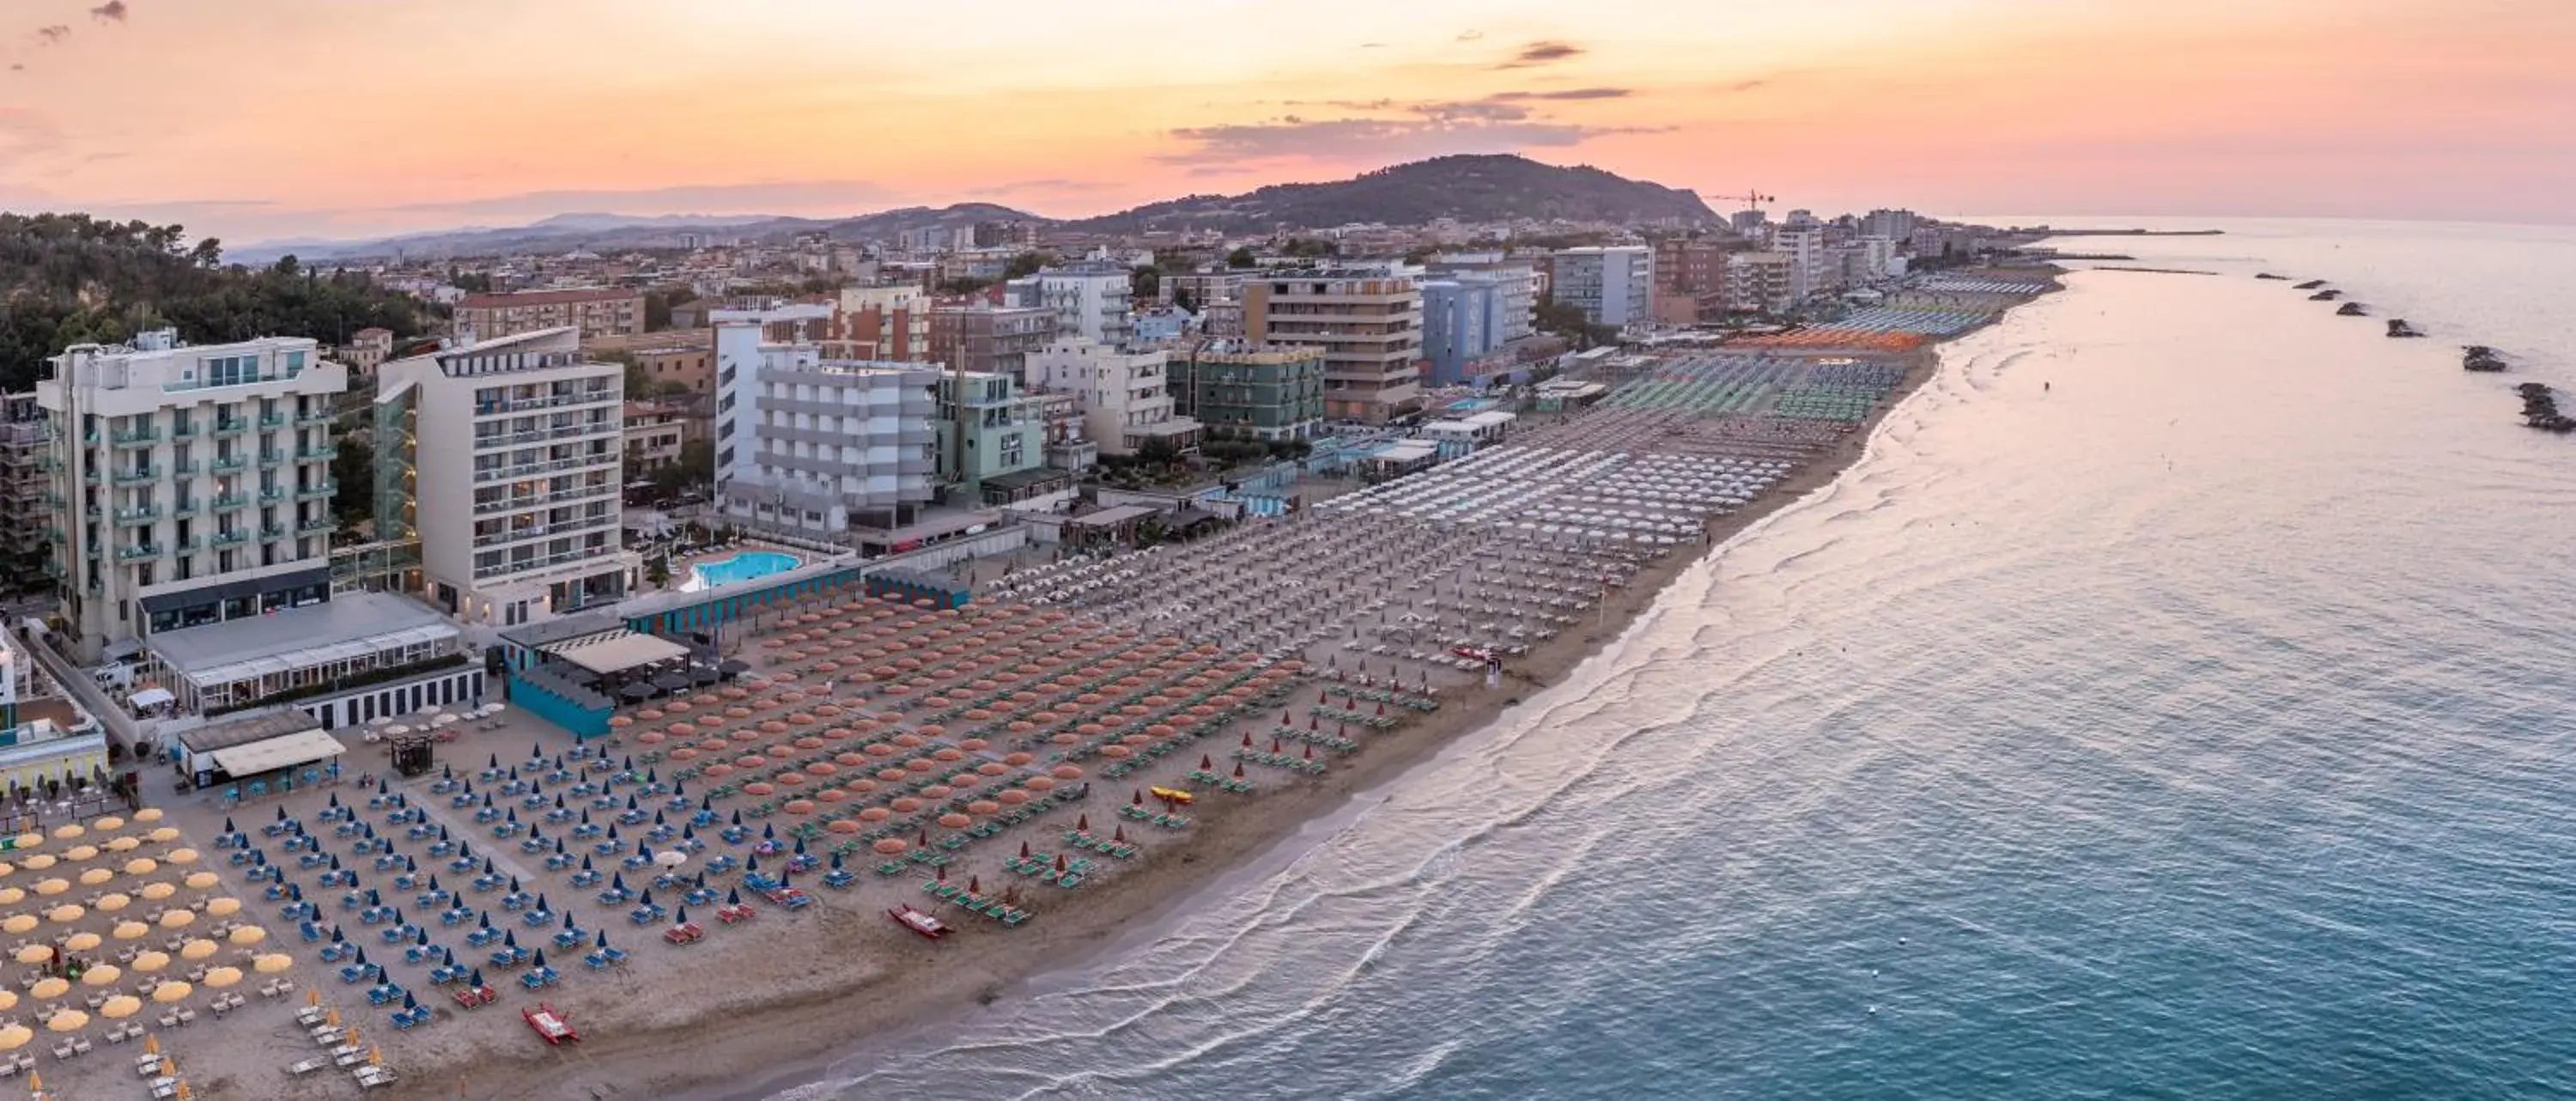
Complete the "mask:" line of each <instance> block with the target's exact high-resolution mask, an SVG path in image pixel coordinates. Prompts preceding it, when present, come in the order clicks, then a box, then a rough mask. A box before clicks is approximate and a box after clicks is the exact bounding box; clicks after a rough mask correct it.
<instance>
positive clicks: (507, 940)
mask: <svg viewBox="0 0 2576 1101" xmlns="http://www.w3.org/2000/svg"><path fill="white" fill-rule="evenodd" d="M518 946H519V934H518V933H517V932H515V931H514V932H507V933H503V934H501V947H503V948H516V947H518Z"/></svg>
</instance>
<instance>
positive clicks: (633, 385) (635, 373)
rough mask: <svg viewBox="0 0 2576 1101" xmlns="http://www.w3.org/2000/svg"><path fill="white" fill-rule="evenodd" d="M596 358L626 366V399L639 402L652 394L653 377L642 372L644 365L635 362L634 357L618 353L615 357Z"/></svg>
mask: <svg viewBox="0 0 2576 1101" xmlns="http://www.w3.org/2000/svg"><path fill="white" fill-rule="evenodd" d="M598 358H600V359H603V360H607V361H609V362H612V363H623V364H625V365H626V396H627V397H629V398H634V399H639V400H640V399H642V398H643V397H644V396H645V395H647V394H650V393H652V392H653V376H652V374H651V373H649V372H647V371H645V370H644V365H643V364H642V363H639V362H637V361H636V359H635V357H634V356H631V355H624V354H623V353H620V354H618V355H615V356H610V355H603V356H599V357H598Z"/></svg>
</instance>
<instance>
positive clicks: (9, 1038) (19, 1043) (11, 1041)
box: [0, 1025, 36, 1051]
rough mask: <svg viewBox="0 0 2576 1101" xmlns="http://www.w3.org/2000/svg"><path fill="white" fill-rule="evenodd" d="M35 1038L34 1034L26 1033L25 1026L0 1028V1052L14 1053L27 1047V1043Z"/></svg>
mask: <svg viewBox="0 0 2576 1101" xmlns="http://www.w3.org/2000/svg"><path fill="white" fill-rule="evenodd" d="M35 1038H36V1034H35V1033H33V1032H30V1031H28V1030H27V1026H25V1025H10V1026H8V1027H6V1028H0V1051H16V1050H18V1049H19V1048H22V1047H25V1046H27V1041H29V1040H33V1039H35Z"/></svg>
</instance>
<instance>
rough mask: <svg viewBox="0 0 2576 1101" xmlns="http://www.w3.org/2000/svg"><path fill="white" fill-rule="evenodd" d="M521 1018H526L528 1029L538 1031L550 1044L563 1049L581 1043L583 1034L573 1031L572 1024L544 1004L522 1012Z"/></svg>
mask: <svg viewBox="0 0 2576 1101" xmlns="http://www.w3.org/2000/svg"><path fill="white" fill-rule="evenodd" d="M519 1016H521V1017H523V1018H526V1019H527V1022H528V1027H529V1028H531V1029H534V1030H536V1033H537V1036H538V1037H539V1038H541V1039H543V1040H545V1042H547V1043H549V1044H553V1045H555V1046H557V1047H561V1046H563V1045H565V1044H577V1043H580V1042H581V1033H578V1032H575V1031H573V1030H572V1022H570V1021H567V1020H565V1019H564V1018H563V1014H561V1013H557V1012H555V1011H554V1007H553V1006H549V1005H547V1004H545V1003H544V1002H538V1003H537V1007H536V1008H535V1009H522V1010H520V1011H519Z"/></svg>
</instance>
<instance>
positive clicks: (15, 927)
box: [0, 914, 41, 933]
mask: <svg viewBox="0 0 2576 1101" xmlns="http://www.w3.org/2000/svg"><path fill="white" fill-rule="evenodd" d="M39 924H41V923H40V922H38V921H37V920H36V915H34V914H11V915H9V916H8V917H7V918H6V919H0V932H6V933H30V932H34V931H35V928H36V926H37V925H39Z"/></svg>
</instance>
